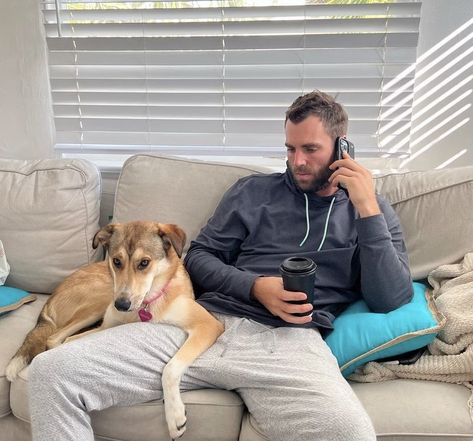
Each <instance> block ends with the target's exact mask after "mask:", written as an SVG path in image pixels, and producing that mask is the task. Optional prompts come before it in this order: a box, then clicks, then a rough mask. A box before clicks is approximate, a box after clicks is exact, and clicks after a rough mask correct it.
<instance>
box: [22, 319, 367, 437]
mask: <svg viewBox="0 0 473 441" xmlns="http://www.w3.org/2000/svg"><path fill="white" fill-rule="evenodd" d="M219 317H220V318H223V320H224V322H225V332H224V333H223V334H222V336H221V337H220V338H219V339H218V341H217V342H216V343H215V344H214V345H213V346H212V347H211V348H210V349H209V350H208V351H207V352H206V353H205V354H203V355H202V356H201V357H200V358H199V359H197V360H196V361H195V363H194V364H193V365H192V366H191V367H190V368H189V369H188V370H187V371H186V373H185V374H184V376H183V379H182V383H181V388H182V389H184V390H192V389H198V388H213V387H216V388H220V389H229V390H235V391H236V392H238V394H239V395H240V396H241V397H242V399H243V401H244V402H245V404H246V406H247V408H248V410H249V411H250V412H251V413H252V415H253V417H254V418H255V420H256V421H257V423H258V425H259V427H261V429H262V431H263V432H264V433H265V434H266V435H267V436H268V438H269V439H271V440H272V441H291V440H294V441H295V440H297V441H313V440H314V439H317V440H318V441H323V440H327V441H338V440H347V441H348V440H350V441H358V440H360V441H361V440H363V441H368V440H375V438H376V437H375V435H374V430H373V428H372V425H371V422H370V420H369V417H368V416H367V414H366V413H365V411H364V410H363V408H362V406H361V404H360V403H359V401H358V399H357V398H356V396H355V394H354V393H353V391H352V389H351V388H350V386H349V385H348V383H346V381H345V380H344V379H343V377H342V376H341V374H340V372H339V369H338V366H337V362H336V360H335V358H334V357H333V355H332V354H331V352H330V350H329V349H328V347H327V346H326V344H325V343H324V342H323V340H322V339H321V337H320V334H319V333H318V332H317V331H316V330H314V329H297V328H271V327H268V326H264V325H261V324H259V323H257V322H253V321H251V320H247V319H241V318H236V317H231V316H219ZM184 339H185V335H184V333H183V331H182V330H180V329H178V328H175V327H172V326H167V325H153V324H150V323H134V324H130V325H124V326H119V327H116V328H112V329H109V330H107V331H103V332H100V333H97V334H93V335H91V336H89V337H85V338H84V339H82V340H78V341H76V342H71V343H69V344H66V345H63V346H62V347H59V348H56V349H53V350H51V351H48V352H45V353H43V354H40V355H39V356H38V357H36V358H35V360H34V361H33V363H32V365H31V367H30V382H29V384H30V397H31V398H30V404H31V422H32V427H33V433H34V436H33V440H34V441H50V440H51V439H54V440H55V441H66V440H70V441H75V440H78V439H80V440H81V441H88V440H90V441H92V439H93V437H92V433H91V427H90V419H89V417H88V416H87V414H86V413H85V410H87V411H98V410H101V409H102V408H106V407H109V406H123V405H135V404H137V403H140V402H142V401H143V400H144V401H152V400H159V399H161V398H162V392H161V384H160V373H161V371H162V368H163V366H164V364H165V363H166V362H167V361H168V360H169V358H170V357H171V356H172V355H173V354H174V353H175V351H176V350H177V348H178V347H179V346H180V345H181V344H182V343H183V341H184ZM124 342H126V344H125V343H124ZM296 371H297V373H298V375H297V376H296V375H294V373H295V372H296ZM45 379H47V381H45ZM205 423H206V424H207V425H208V427H207V431H208V434H207V437H206V438H205V439H207V440H209V439H215V438H214V437H213V436H212V435H211V433H212V427H213V425H214V424H217V425H218V424H219V421H212V420H211V419H209V420H207V421H206V422H205ZM187 430H188V431H189V436H190V439H193V440H195V439H196V438H195V437H194V436H193V435H192V431H193V430H196V428H194V427H193V426H192V421H191V420H190V421H189V425H188V427H187ZM155 439H156V438H155ZM220 440H221V439H220Z"/></svg>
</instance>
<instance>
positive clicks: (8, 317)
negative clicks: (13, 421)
mask: <svg viewBox="0 0 473 441" xmlns="http://www.w3.org/2000/svg"><path fill="white" fill-rule="evenodd" d="M48 298H49V296H47V295H42V294H39V295H38V296H37V299H36V301H34V302H32V303H28V304H26V305H23V306H22V307H21V308H19V309H17V310H16V311H12V312H10V313H8V314H5V315H3V316H2V317H1V318H0V336H1V338H0V418H1V417H2V416H4V415H7V414H8V413H9V412H10V382H9V381H8V380H7V379H6V377H5V369H6V367H7V364H8V362H9V361H10V359H11V358H12V357H13V355H15V353H16V351H17V350H18V348H19V347H20V345H21V344H22V343H23V340H24V339H25V337H26V334H28V332H29V331H30V330H31V329H32V328H33V327H34V325H35V324H36V320H37V318H38V315H39V313H40V311H41V308H42V307H43V306H44V304H45V303H46V300H47V299H48ZM0 439H1V436H0Z"/></svg>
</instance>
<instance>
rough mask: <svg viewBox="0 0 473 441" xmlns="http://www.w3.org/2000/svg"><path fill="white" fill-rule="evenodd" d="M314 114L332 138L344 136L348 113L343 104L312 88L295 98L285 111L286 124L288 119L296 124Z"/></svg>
mask: <svg viewBox="0 0 473 441" xmlns="http://www.w3.org/2000/svg"><path fill="white" fill-rule="evenodd" d="M310 115H315V116H318V117H319V118H320V120H321V121H322V124H323V125H324V127H325V130H326V131H327V133H328V134H329V135H330V136H331V137H332V138H333V139H335V138H337V137H338V136H344V135H346V133H347V129H348V115H347V112H346V111H345V109H344V108H343V106H342V105H341V104H339V103H337V102H336V101H335V98H333V97H332V96H330V95H328V94H326V93H324V92H320V91H319V90H314V91H313V92H309V93H306V94H305V95H301V96H300V97H298V98H296V100H295V101H294V102H293V103H292V104H291V106H290V107H289V108H288V109H287V111H286V121H285V123H284V124H286V122H287V120H288V119H289V120H290V121H291V122H293V123H295V124H297V123H300V122H301V121H304V120H305V119H306V118H307V117H308V116H310Z"/></svg>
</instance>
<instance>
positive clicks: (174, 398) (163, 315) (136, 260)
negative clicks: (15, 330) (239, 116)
mask: <svg viewBox="0 0 473 441" xmlns="http://www.w3.org/2000/svg"><path fill="white" fill-rule="evenodd" d="M185 240H186V235H185V233H184V231H183V230H182V229H181V228H179V227H177V226H176V225H173V224H162V223H157V222H147V221H135V222H129V223H124V224H118V223H115V224H109V225H107V226H105V227H104V228H102V229H101V230H100V231H98V232H97V234H96V235H95V237H94V239H93V243H92V246H93V247H94V248H97V247H98V245H99V244H101V245H103V247H104V248H105V249H106V250H107V252H108V257H107V260H106V261H103V262H98V263H93V264H91V265H87V266H85V267H83V268H81V269H79V270H78V271H76V272H74V273H73V274H71V275H70V276H69V277H67V278H66V279H65V280H64V281H63V282H62V283H61V284H60V285H59V286H58V287H57V288H56V290H55V291H54V292H53V294H52V295H51V297H50V298H49V299H48V301H47V302H46V304H45V305H44V307H43V309H42V311H41V313H40V315H39V318H38V322H37V324H36V326H35V328H34V329H33V330H32V331H31V332H30V333H29V334H28V335H27V336H26V338H25V341H24V343H23V345H22V346H21V347H20V349H19V350H18V351H17V353H16V354H15V356H14V357H13V358H12V359H11V361H10V363H9V364H8V366H7V369H6V376H7V379H8V380H9V381H13V380H14V379H15V378H16V377H17V375H18V373H19V372H20V371H21V370H22V369H23V368H24V367H26V366H27V365H28V364H29V363H30V362H31V360H32V359H33V358H34V357H35V356H36V355H37V354H39V353H41V352H43V351H45V350H47V349H51V348H54V347H56V346H58V345H60V344H62V343H64V342H65V343H67V342H69V341H71V340H73V339H76V338H79V337H83V336H84V335H87V334H90V333H93V332H97V331H100V330H102V329H107V328H110V327H113V326H117V325H121V324H124V323H131V322H139V321H150V322H153V323H155V322H165V323H168V324H172V325H175V326H178V327H180V328H182V329H183V330H184V331H186V332H187V334H188V337H187V340H186V341H185V342H184V344H183V345H182V347H181V348H180V349H179V350H178V351H177V353H176V354H175V355H174V357H172V358H171V360H170V361H169V362H168V363H167V364H166V366H165V367H164V370H163V372H162V387H163V399H164V408H165V414H166V421H167V424H168V429H169V433H170V435H171V438H172V439H175V438H178V437H180V436H181V435H182V434H183V433H184V431H185V430H186V414H185V407H184V403H183V402H182V399H181V396H180V391H179V384H180V381H181V376H182V373H183V372H184V371H185V369H187V367H188V366H189V365H191V364H192V362H193V361H194V360H195V359H196V358H197V357H198V356H199V355H200V354H202V353H203V352H204V351H205V350H207V349H208V348H209V347H210V346H211V345H212V344H213V343H214V342H215V341H216V340H217V338H218V337H219V335H220V334H221V333H222V332H223V329H224V328H223V325H222V323H220V322H219V321H218V320H217V319H216V318H215V317H214V316H212V315H211V314H210V313H209V312H208V311H207V310H205V309H204V308H203V307H202V306H201V305H199V304H198V303H197V302H196V301H195V298H194V292H193V289H192V284H191V281H190V278H189V275H188V274H187V272H186V270H185V268H184V265H183V263H182V261H181V259H180V257H181V254H182V251H183V248H184V244H185ZM101 319H102V324H101V325H100V326H99V327H95V328H92V329H88V330H86V331H84V332H81V333H78V332H80V331H82V330H84V328H88V327H91V326H93V325H94V324H96V323H97V322H99V321H100V320H101ZM77 333H78V334H77Z"/></svg>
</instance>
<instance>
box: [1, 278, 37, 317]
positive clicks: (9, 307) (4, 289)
mask: <svg viewBox="0 0 473 441" xmlns="http://www.w3.org/2000/svg"><path fill="white" fill-rule="evenodd" d="M33 300H36V296H35V295H34V294H30V293H29V292H26V291H23V290H22V289H18V288H12V287H10V286H4V285H3V286H0V315H2V314H4V313H6V312H10V311H13V310H15V309H17V308H19V307H20V306H21V305H23V304H25V303H28V302H32V301H33Z"/></svg>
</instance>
